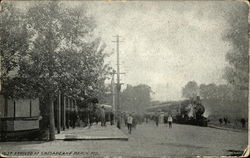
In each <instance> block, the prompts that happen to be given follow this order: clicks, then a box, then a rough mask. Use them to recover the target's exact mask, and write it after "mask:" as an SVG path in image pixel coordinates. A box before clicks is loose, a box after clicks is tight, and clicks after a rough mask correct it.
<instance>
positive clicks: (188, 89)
mask: <svg viewBox="0 0 250 158" xmlns="http://www.w3.org/2000/svg"><path fill="white" fill-rule="evenodd" d="M198 90H199V87H198V85H197V83H196V82H195V81H189V82H188V83H187V84H186V85H185V87H184V88H182V96H183V97H185V98H194V97H196V96H197V95H198Z"/></svg>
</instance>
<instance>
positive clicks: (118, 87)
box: [113, 35, 122, 128]
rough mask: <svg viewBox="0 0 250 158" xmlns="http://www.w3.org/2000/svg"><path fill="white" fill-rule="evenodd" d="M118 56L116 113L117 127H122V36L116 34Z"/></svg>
mask: <svg viewBox="0 0 250 158" xmlns="http://www.w3.org/2000/svg"><path fill="white" fill-rule="evenodd" d="M115 37H116V41H113V42H115V43H116V53H117V54H116V57H117V84H116V95H117V99H116V114H117V127H118V128H121V107H120V91H121V83H120V57H119V45H120V42H122V41H120V36H119V35H116V36H115Z"/></svg>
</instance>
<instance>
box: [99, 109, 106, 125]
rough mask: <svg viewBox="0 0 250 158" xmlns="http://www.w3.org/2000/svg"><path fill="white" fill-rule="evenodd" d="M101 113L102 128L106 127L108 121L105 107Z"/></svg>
mask: <svg viewBox="0 0 250 158" xmlns="http://www.w3.org/2000/svg"><path fill="white" fill-rule="evenodd" d="M100 113H101V126H103V127H104V126H105V122H106V120H105V108H104V106H102V107H101V109H100Z"/></svg>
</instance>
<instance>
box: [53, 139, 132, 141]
mask: <svg viewBox="0 0 250 158" xmlns="http://www.w3.org/2000/svg"><path fill="white" fill-rule="evenodd" d="M57 140H64V141H76V140H122V141H128V138H64V139H57Z"/></svg>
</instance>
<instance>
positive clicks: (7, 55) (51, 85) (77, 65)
mask: <svg viewBox="0 0 250 158" xmlns="http://www.w3.org/2000/svg"><path fill="white" fill-rule="evenodd" d="M4 10H5V11H4V15H5V14H6V15H7V16H1V19H0V20H1V28H0V31H1V32H0V37H1V41H4V42H3V43H1V46H0V47H1V48H0V50H1V57H2V67H3V68H4V70H5V71H4V73H3V74H2V76H1V77H2V79H3V80H4V91H3V92H4V94H5V95H6V96H8V97H12V98H25V97H27V98H35V97H43V98H46V100H47V105H48V107H49V108H48V109H49V114H50V115H49V117H50V119H49V121H50V123H49V124H50V139H51V140H53V139H54V116H53V114H54V109H53V101H54V99H55V97H56V96H57V95H58V92H59V91H60V92H61V93H63V94H65V95H67V96H70V97H74V98H75V99H86V98H90V97H94V96H95V97H96V96H101V94H102V92H103V91H104V90H105V86H104V81H105V79H106V77H107V75H108V74H109V73H110V67H109V66H108V65H106V64H105V63H104V58H105V57H106V53H105V52H104V50H105V44H103V43H102V41H101V39H100V38H97V37H95V36H94V35H93V30H94V28H95V24H94V20H93V19H92V18H91V17H88V16H87V15H86V14H85V12H83V11H82V10H80V9H77V8H65V6H63V5H62V3H60V2H55V1H53V2H40V3H37V4H35V5H32V6H31V7H30V8H28V10H27V12H23V13H20V14H17V10H16V9H15V7H13V5H11V4H9V3H6V6H5V9H4ZM11 71H14V73H13V74H14V75H13V76H10V72H11Z"/></svg>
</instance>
